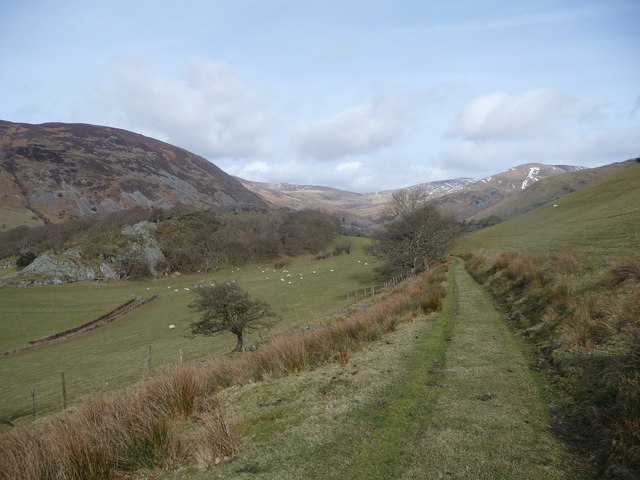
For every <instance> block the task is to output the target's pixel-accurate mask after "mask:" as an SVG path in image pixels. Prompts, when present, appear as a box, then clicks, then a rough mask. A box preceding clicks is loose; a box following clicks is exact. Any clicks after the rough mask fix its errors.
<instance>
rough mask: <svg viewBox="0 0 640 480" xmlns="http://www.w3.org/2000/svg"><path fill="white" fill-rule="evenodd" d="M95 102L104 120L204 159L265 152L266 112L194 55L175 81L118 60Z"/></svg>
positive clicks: (139, 63) (144, 65) (139, 62)
mask: <svg viewBox="0 0 640 480" xmlns="http://www.w3.org/2000/svg"><path fill="white" fill-rule="evenodd" d="M99 102H100V105H101V107H102V110H103V112H104V115H105V116H106V117H107V118H109V120H112V119H115V120H116V121H117V123H118V124H119V125H123V126H124V127H125V128H130V129H132V130H135V131H139V132H145V133H148V134H150V135H152V136H154V137H156V138H162V139H164V140H166V141H168V142H170V143H173V144H175V145H177V146H180V147H183V148H186V149H188V150H191V151H193V152H194V153H198V154H200V155H203V156H206V157H208V158H222V157H254V156H258V155H264V154H266V153H268V151H269V142H268V135H269V129H270V124H271V123H272V122H271V117H270V115H269V113H268V112H267V110H266V108H265V107H264V106H263V105H262V102H261V100H260V99H259V98H257V97H256V96H255V95H253V94H252V93H251V92H250V91H249V90H248V89H247V88H246V87H244V86H243V85H242V84H241V83H240V81H239V80H238V79H237V78H236V77H235V76H234V74H233V72H232V71H231V69H230V68H229V67H228V66H227V65H226V64H224V63H216V62H211V61H208V60H204V59H201V58H196V57H193V58H191V59H190V60H189V61H188V62H187V64H186V65H185V67H184V70H183V72H182V75H181V76H180V77H179V78H177V79H176V78H171V77H168V76H165V75H161V74H159V73H156V72H154V71H153V70H152V69H151V67H150V66H149V64H148V62H147V61H146V59H145V58H143V57H129V58H126V59H121V60H120V61H119V62H117V63H116V64H115V66H114V70H113V76H112V78H111V79H109V80H108V82H107V83H106V85H104V86H103V87H102V89H101V91H100V92H99Z"/></svg>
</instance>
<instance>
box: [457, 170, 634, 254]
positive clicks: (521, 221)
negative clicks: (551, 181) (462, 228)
mask: <svg viewBox="0 0 640 480" xmlns="http://www.w3.org/2000/svg"><path fill="white" fill-rule="evenodd" d="M479 248H484V249H485V250H487V252H488V253H496V252H500V251H506V250H519V251H522V252H545V251H550V250H558V249H562V248H573V249H576V250H579V251H580V252H581V253H582V254H583V255H585V256H586V257H587V258H591V259H592V260H594V261H597V260H600V261H601V260H605V259H608V258H612V257H619V256H621V255H624V254H632V253H635V254H637V253H638V252H639V251H640V164H638V163H635V164H631V165H629V166H627V167H626V168H623V169H622V170H620V171H618V172H617V173H614V174H613V175H610V176H608V177H606V178H605V179H603V180H600V181H598V182H596V183H593V184H591V185H589V186H587V187H584V188H582V189H580V190H578V191H576V192H574V193H571V194H569V195H566V196H564V197H562V198H561V199H559V200H557V201H556V202H555V203H548V204H546V205H544V206H542V207H540V208H537V209H536V210H533V211H531V212H529V213H527V214H524V215H520V216H518V217H515V218H513V219H511V220H509V221H507V222H504V223H501V224H499V225H496V226H494V227H491V228H486V229H483V230H480V231H477V232H475V233H473V234H471V235H469V236H468V237H467V238H465V239H464V240H463V241H462V243H461V244H459V245H458V246H457V247H456V249H455V253H459V254H460V253H468V252H471V251H474V250H476V249H479Z"/></svg>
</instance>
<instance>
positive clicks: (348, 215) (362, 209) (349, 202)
mask: <svg viewBox="0 0 640 480" xmlns="http://www.w3.org/2000/svg"><path fill="white" fill-rule="evenodd" d="M238 180H239V181H240V182H241V183H242V184H243V185H244V186H245V187H246V188H247V189H248V190H250V191H252V192H254V193H255V194H257V195H260V196H261V197H262V198H264V199H265V200H267V201H269V202H271V203H272V204H274V205H277V206H279V207H281V208H290V209H294V210H299V209H302V208H320V209H323V210H326V211H327V212H329V213H331V214H333V215H335V216H337V217H339V218H340V219H341V220H342V223H343V224H347V225H358V226H371V225H374V224H376V223H378V222H379V220H380V211H381V210H382V209H383V208H384V206H385V205H386V204H387V202H388V201H389V200H390V199H391V197H392V195H393V193H394V192H396V191H397V190H384V191H381V192H375V193H354V192H348V191H344V190H338V189H336V188H331V187H321V186H317V185H294V184H289V183H262V182H252V181H249V180H244V179H241V178H239V179H238ZM471 182H472V180H471V179H469V178H457V179H453V180H439V181H435V182H428V183H422V184H420V185H415V187H413V188H420V189H422V190H424V191H425V192H426V193H427V194H428V195H429V196H431V197H434V198H436V197H438V196H441V195H445V194H448V193H452V192H455V191H458V190H460V189H462V188H464V187H465V186H466V185H468V184H469V183H471Z"/></svg>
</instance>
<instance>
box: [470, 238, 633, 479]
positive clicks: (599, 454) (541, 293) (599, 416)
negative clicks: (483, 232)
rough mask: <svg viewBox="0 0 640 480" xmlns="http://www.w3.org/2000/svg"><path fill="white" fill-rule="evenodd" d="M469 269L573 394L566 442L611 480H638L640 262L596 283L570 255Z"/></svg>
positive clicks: (501, 260) (515, 258) (479, 256)
mask: <svg viewBox="0 0 640 480" xmlns="http://www.w3.org/2000/svg"><path fill="white" fill-rule="evenodd" d="M467 267H468V268H469V269H470V271H471V272H472V274H473V276H474V277H475V278H477V279H481V280H484V281H485V282H486V283H487V285H488V286H489V289H490V290H491V292H492V293H493V294H494V296H496V298H498V300H499V301H500V303H501V304H502V307H503V308H504V309H505V311H506V312H507V316H508V318H509V319H510V320H511V322H512V324H513V325H514V326H515V327H516V328H518V329H520V331H521V332H522V334H523V335H525V336H526V337H528V338H529V339H530V340H532V341H533V342H534V344H535V345H536V347H537V348H538V351H539V354H540V359H541V360H543V361H546V365H547V366H548V367H549V369H550V370H551V371H554V372H557V373H559V374H560V376H561V378H562V380H561V382H562V385H563V388H564V389H566V390H567V392H568V394H569V397H568V399H567V400H566V402H567V405H565V408H564V414H565V415H566V416H567V421H565V422H564V426H563V429H564V432H563V434H564V435H566V436H567V437H568V438H571V439H573V440H574V441H576V442H577V443H579V444H580V445H581V448H586V449H588V450H589V451H590V453H591V455H593V457H594V458H595V459H596V462H597V464H598V468H599V469H600V473H601V475H603V476H605V477H606V478H637V475H640V433H639V432H640V430H639V429H638V428H637V427H638V425H639V424H640V396H639V394H638V390H637V387H638V382H639V379H640V281H639V280H638V279H639V278H640V259H638V258H635V257H626V258H624V259H622V260H620V261H619V262H618V263H617V264H615V265H614V266H613V267H612V268H610V269H608V270H606V271H603V272H601V273H599V274H596V275H595V276H594V274H593V273H588V274H587V273H584V272H586V271H587V269H584V268H582V265H581V264H580V262H579V256H578V255H577V254H575V253H573V252H570V251H567V250H564V251H560V252H556V253H551V254H549V255H547V256H542V255H520V254H514V253H512V252H511V253H508V254H502V255H500V256H499V257H497V258H496V259H495V260H494V261H493V262H491V261H489V260H487V259H486V257H485V255H484V254H483V252H477V253H475V254H473V255H471V256H470V257H469V261H468V262H467ZM587 275H591V276H590V277H588V276H587Z"/></svg>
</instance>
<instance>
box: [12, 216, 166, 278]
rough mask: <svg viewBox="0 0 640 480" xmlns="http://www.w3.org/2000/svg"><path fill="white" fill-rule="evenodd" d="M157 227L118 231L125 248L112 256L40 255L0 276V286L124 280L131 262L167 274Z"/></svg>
mask: <svg viewBox="0 0 640 480" xmlns="http://www.w3.org/2000/svg"><path fill="white" fill-rule="evenodd" d="M156 229H157V225H156V224H155V223H151V222H146V221H145V222H140V223H137V224H135V225H127V226H126V227H124V228H123V229H122V231H121V233H122V235H123V236H125V237H127V241H126V243H125V247H124V248H123V249H122V250H121V251H120V252H118V254H117V255H116V256H112V257H109V258H108V259H107V258H101V257H99V256H89V255H87V254H85V251H84V250H83V249H82V248H80V247H74V248H71V249H69V250H66V251H64V252H63V253H62V254H58V255H56V254H46V255H40V256H39V257H38V258H36V259H35V260H34V261H33V262H32V263H31V264H29V265H28V266H26V267H25V268H24V269H22V270H20V271H19V272H16V273H12V274H10V275H5V276H4V277H0V286H15V287H26V286H29V285H52V284H54V285H55V284H66V283H71V282H78V281H81V280H95V281H106V280H115V279H119V278H124V277H127V275H128V273H127V272H128V268H127V267H128V266H129V264H130V263H131V262H141V263H142V264H144V265H145V266H146V268H148V270H149V272H150V273H151V274H153V275H162V274H165V273H167V272H166V270H165V269H164V268H163V267H162V265H163V264H165V257H164V255H163V253H162V250H161V249H160V246H159V245H158V242H157V240H156V238H155V232H156Z"/></svg>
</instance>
